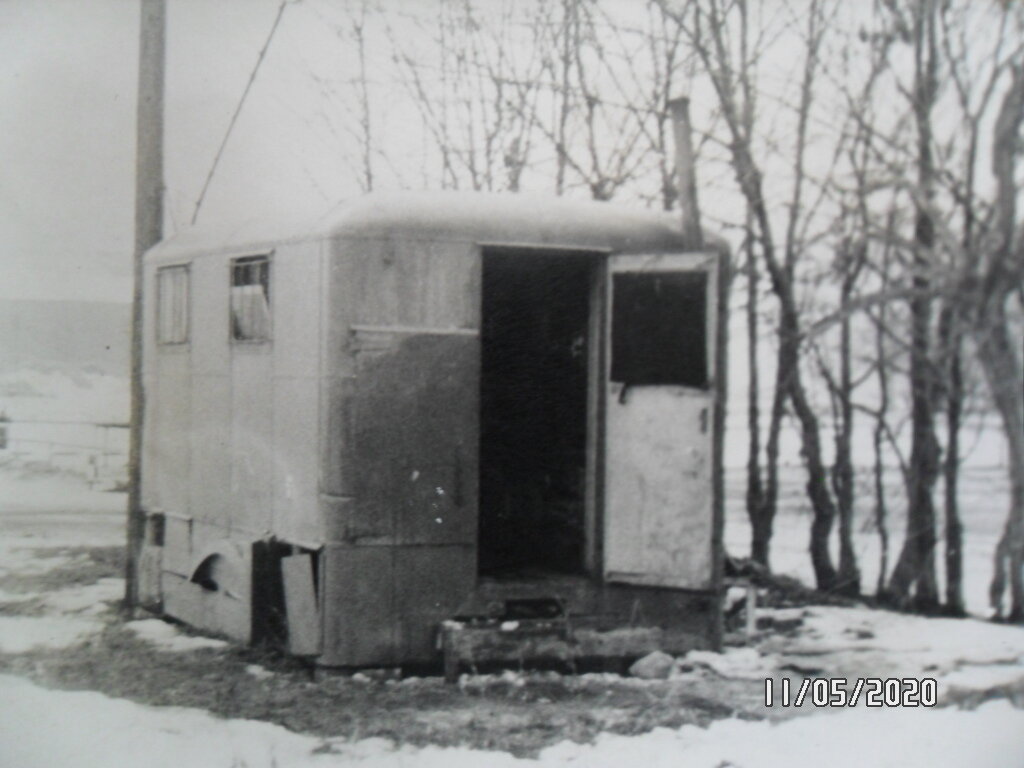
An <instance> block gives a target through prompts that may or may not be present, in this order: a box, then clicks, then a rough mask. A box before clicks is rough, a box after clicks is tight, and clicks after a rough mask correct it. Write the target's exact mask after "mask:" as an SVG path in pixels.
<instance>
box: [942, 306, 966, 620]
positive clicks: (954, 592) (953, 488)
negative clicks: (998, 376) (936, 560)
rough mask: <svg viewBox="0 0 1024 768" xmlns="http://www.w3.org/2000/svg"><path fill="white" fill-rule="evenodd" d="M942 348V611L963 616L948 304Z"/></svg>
mask: <svg viewBox="0 0 1024 768" xmlns="http://www.w3.org/2000/svg"><path fill="white" fill-rule="evenodd" d="M939 330H940V337H941V339H942V345H943V348H944V351H945V358H946V370H947V373H948V376H947V381H946V433H947V434H946V456H945V459H944V460H943V464H942V476H943V493H944V497H945V498H944V511H945V518H946V613H948V614H950V615H951V616H964V615H966V611H965V610H964V594H963V570H964V569H963V538H964V534H963V524H962V523H961V522H960V507H959V502H958V499H957V487H958V480H959V477H960V421H961V413H962V409H963V400H964V386H963V371H962V369H961V366H960V338H961V335H960V328H959V325H958V322H957V320H956V318H955V316H954V313H953V310H952V308H950V307H944V308H943V310H942V316H941V318H940V320H939Z"/></svg>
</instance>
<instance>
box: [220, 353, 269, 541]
mask: <svg viewBox="0 0 1024 768" xmlns="http://www.w3.org/2000/svg"><path fill="white" fill-rule="evenodd" d="M271 372H272V371H271V357H270V350H269V349H268V348H267V346H266V345H252V346H249V345H235V347H234V348H233V350H232V372H231V373H232V375H231V396H232V399H231V403H232V413H231V527H232V528H233V529H234V528H239V529H241V530H242V531H248V532H253V533H260V532H263V531H269V530H270V528H271V524H272V514H271V509H272V500H273V488H272V485H273V481H272V478H273V466H274V460H275V459H274V445H273V395H272V387H273V379H272V377H271Z"/></svg>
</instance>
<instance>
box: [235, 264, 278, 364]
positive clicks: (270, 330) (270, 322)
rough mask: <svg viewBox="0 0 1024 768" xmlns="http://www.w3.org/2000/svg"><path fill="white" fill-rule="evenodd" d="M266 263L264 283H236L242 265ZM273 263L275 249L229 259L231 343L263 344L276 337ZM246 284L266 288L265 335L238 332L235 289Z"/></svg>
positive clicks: (243, 344) (244, 344)
mask: <svg viewBox="0 0 1024 768" xmlns="http://www.w3.org/2000/svg"><path fill="white" fill-rule="evenodd" d="M260 263H262V264H265V265H266V282H265V283H263V282H262V281H261V282H257V283H241V284H239V285H236V284H235V270H236V268H238V267H240V266H248V265H253V264H260ZM272 265H273V251H268V252H264V253H249V254H245V255H243V256H235V257H233V258H231V259H230V260H229V261H228V318H227V320H228V341H229V342H230V343H231V344H239V345H242V346H246V345H262V344H269V343H270V342H272V341H273V338H274V312H273V291H272V290H271V283H272V281H273V277H272V272H273V270H272ZM246 285H262V286H263V288H264V298H265V300H266V306H267V332H266V335H265V336H258V337H239V336H238V335H237V334H236V323H235V301H236V299H235V294H234V289H235V288H236V287H243V286H246Z"/></svg>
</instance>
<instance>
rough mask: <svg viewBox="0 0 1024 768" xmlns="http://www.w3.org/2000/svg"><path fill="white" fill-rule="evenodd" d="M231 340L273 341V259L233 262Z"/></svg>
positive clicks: (245, 259)
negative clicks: (271, 329)
mask: <svg viewBox="0 0 1024 768" xmlns="http://www.w3.org/2000/svg"><path fill="white" fill-rule="evenodd" d="M231 338H233V339H234V340H235V341H267V340H268V339H270V259H269V258H268V257H267V256H246V257H245V258H241V259H235V260H234V261H232V262H231Z"/></svg>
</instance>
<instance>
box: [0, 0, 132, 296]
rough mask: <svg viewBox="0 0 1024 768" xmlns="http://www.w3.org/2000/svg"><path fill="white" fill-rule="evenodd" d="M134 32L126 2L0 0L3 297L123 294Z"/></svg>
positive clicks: (127, 251)
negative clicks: (29, 0) (22, 0)
mask: <svg viewBox="0 0 1024 768" xmlns="http://www.w3.org/2000/svg"><path fill="white" fill-rule="evenodd" d="M137 26H138V13H137V9H136V7H135V4H134V3H132V2H126V1H124V0H122V1H120V2H89V3H80V2H77V3H76V2H63V1H60V0H57V1H56V2H54V1H48V2H43V3H31V2H19V1H18V0H14V1H13V2H12V1H11V0H6V1H5V2H0V164H2V167H3V172H2V173H0V253H2V254H3V255H2V258H0V261H2V264H3V270H2V271H3V278H2V280H0V297H3V298H63V299H73V298H82V299H88V300H98V299H105V300H115V299H118V300H124V299H125V298H126V297H127V296H130V293H128V294H126V293H125V291H126V290H127V291H130V283H129V282H127V281H126V275H127V273H126V271H125V262H126V261H128V262H129V263H130V259H131V242H132V184H133V175H134V133H133V125H134V112H135V93H134V92H135V83H136V74H135V72H136V66H135V60H136V58H137V48H138V45H137V42H136V36H137ZM129 269H130V268H129Z"/></svg>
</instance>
